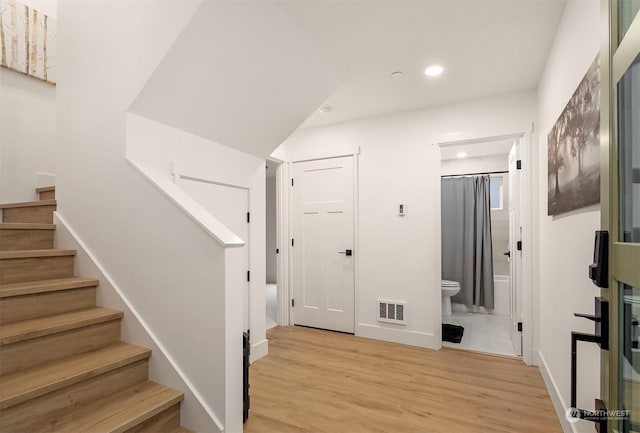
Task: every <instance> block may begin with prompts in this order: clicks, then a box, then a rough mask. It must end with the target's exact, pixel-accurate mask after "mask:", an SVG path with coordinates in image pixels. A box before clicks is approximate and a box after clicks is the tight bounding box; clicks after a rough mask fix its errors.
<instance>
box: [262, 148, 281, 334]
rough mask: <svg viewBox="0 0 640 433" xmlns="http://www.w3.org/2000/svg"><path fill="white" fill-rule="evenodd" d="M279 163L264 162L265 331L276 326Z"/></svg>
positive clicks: (278, 250) (278, 249) (278, 251)
mask: <svg viewBox="0 0 640 433" xmlns="http://www.w3.org/2000/svg"><path fill="white" fill-rule="evenodd" d="M279 166H280V163H278V162H275V161H271V160H267V162H266V182H265V185H266V195H265V196H266V213H267V216H266V281H265V283H266V285H265V290H266V291H265V303H266V308H267V311H266V320H267V324H266V329H267V330H269V329H271V328H273V327H275V326H278V323H279V322H278V254H279V253H280V248H279V246H278V211H277V209H278V197H277V196H278V191H277V189H278V186H277V176H276V173H277V171H278V167H279Z"/></svg>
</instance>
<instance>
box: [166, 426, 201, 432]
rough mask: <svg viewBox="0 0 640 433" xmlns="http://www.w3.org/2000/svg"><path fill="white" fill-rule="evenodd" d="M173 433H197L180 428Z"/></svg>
mask: <svg viewBox="0 0 640 433" xmlns="http://www.w3.org/2000/svg"><path fill="white" fill-rule="evenodd" d="M171 433H195V432H194V431H193V430H189V429H188V428H186V427H182V426H180V427H178V428H177V429H175V430H172V431H171Z"/></svg>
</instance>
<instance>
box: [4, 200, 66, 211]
mask: <svg viewBox="0 0 640 433" xmlns="http://www.w3.org/2000/svg"><path fill="white" fill-rule="evenodd" d="M56 203H57V202H56V200H35V201H23V202H20V203H2V204H0V209H12V208H17V207H33V206H55V205H56Z"/></svg>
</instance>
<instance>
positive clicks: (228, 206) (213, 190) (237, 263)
mask: <svg viewBox="0 0 640 433" xmlns="http://www.w3.org/2000/svg"><path fill="white" fill-rule="evenodd" d="M176 184H177V185H178V186H179V187H181V188H182V189H183V190H185V191H186V192H187V193H188V194H189V195H191V196H192V197H193V198H194V199H195V200H196V201H197V202H198V203H199V204H200V205H201V206H202V207H204V208H205V209H206V210H208V211H209V212H210V213H211V215H213V216H215V217H216V218H217V219H218V220H219V221H220V222H221V223H222V224H224V225H225V226H227V228H228V229H229V230H231V231H232V232H233V233H235V234H236V235H237V236H238V237H240V239H242V240H243V241H244V242H245V244H244V246H243V247H241V248H228V249H227V252H226V255H225V260H226V261H227V263H226V267H227V269H229V270H231V272H230V275H228V276H227V278H226V281H227V282H228V283H229V284H232V285H233V286H234V287H236V288H237V290H240V291H242V329H244V330H247V329H250V323H249V281H248V275H247V272H248V271H249V223H248V221H247V213H248V212H249V191H248V190H247V189H244V188H235V187H231V186H226V185H219V184H215V183H210V182H201V181H196V180H190V179H183V178H179V179H178V180H177V181H176Z"/></svg>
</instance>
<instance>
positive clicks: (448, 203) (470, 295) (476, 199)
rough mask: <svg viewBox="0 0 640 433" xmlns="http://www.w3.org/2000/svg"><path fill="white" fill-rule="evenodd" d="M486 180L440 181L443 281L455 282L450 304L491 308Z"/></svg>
mask: <svg viewBox="0 0 640 433" xmlns="http://www.w3.org/2000/svg"><path fill="white" fill-rule="evenodd" d="M489 197H490V196H489V176H473V177H471V176H468V177H455V178H444V179H442V279H443V280H452V281H458V282H459V283H460V293H458V294H457V295H456V296H454V297H453V298H452V299H451V300H452V301H453V302H458V303H461V304H465V305H468V306H472V305H475V306H478V307H480V306H481V307H485V308H489V309H492V308H493V251H492V246H491V204H490V200H489Z"/></svg>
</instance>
